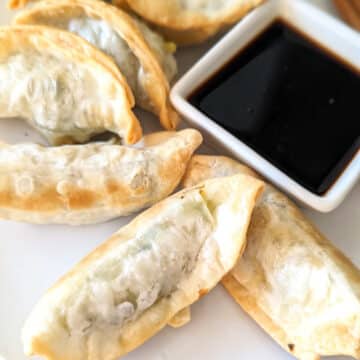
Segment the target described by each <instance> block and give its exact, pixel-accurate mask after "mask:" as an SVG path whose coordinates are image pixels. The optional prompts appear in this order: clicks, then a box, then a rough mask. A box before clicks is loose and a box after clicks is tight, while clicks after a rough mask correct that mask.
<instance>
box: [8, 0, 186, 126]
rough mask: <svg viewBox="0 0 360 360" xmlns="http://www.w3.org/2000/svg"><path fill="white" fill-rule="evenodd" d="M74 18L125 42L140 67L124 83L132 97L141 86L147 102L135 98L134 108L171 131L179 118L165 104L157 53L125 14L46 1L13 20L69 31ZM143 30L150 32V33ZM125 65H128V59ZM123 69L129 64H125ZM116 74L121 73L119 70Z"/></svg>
mask: <svg viewBox="0 0 360 360" xmlns="http://www.w3.org/2000/svg"><path fill="white" fill-rule="evenodd" d="M74 19H88V20H93V21H97V22H99V21H102V22H104V24H106V26H109V27H110V28H111V29H112V30H113V31H114V34H117V36H119V38H120V39H122V40H123V41H125V43H126V44H127V46H128V47H129V48H130V49H131V51H132V53H133V54H134V55H135V57H136V58H137V59H138V60H139V65H140V68H139V70H138V73H137V74H135V75H134V76H135V77H136V78H135V79H128V80H129V81H128V82H129V84H132V83H134V87H135V88H134V89H133V92H134V94H135V96H136V94H137V92H138V87H141V88H143V89H144V90H145V92H146V97H147V98H148V100H144V99H142V98H141V97H139V98H137V99H136V100H137V103H138V105H139V106H142V107H144V108H145V109H146V110H150V111H152V112H153V113H155V114H156V115H158V116H159V117H160V122H161V124H162V125H163V126H164V128H165V129H167V130H173V129H175V128H176V125H177V123H178V121H179V116H178V114H177V113H176V111H175V110H174V109H173V108H172V106H171V104H170V102H169V91H170V87H169V82H168V79H167V77H166V75H165V73H164V71H163V69H162V65H161V64H160V60H161V56H162V55H161V54H157V53H156V51H155V50H153V49H152V48H151V43H150V42H149V43H147V41H146V38H145V37H144V35H143V33H142V31H141V28H140V27H139V25H138V23H137V22H136V21H135V20H134V19H133V18H132V17H131V16H130V15H128V14H127V13H126V12H125V11H123V10H120V9H118V8H116V7H114V6H111V5H108V4H106V3H104V2H102V1H94V0H60V1H57V0H49V1H42V2H40V3H39V4H37V5H36V6H34V7H32V8H31V9H28V10H24V11H23V12H21V13H20V14H19V15H18V16H17V17H16V18H15V24H19V25H27V24H32V25H46V26H55V27H60V28H62V29H63V30H69V29H68V28H67V25H68V24H69V22H71V21H72V20H74ZM143 26H145V25H143ZM88 27H90V25H88ZM89 31H90V29H89ZM145 31H148V32H150V31H151V30H145ZM159 41H162V39H159ZM103 44H104V42H102V49H100V50H104V51H105V52H106V53H108V54H109V53H110V52H111V50H112V49H106V46H104V45H103ZM107 46H116V44H113V43H109V44H107ZM160 46H161V44H160ZM107 50H108V51H107ZM114 51H115V50H114ZM124 56H126V54H124ZM114 60H115V59H114ZM172 60H173V59H172ZM164 61H165V60H164ZM173 61H175V60H173ZM127 62H128V63H129V62H130V60H129V61H127ZM174 64H175V63H174ZM165 65H166V64H164V66H165ZM127 66H131V65H130V64H128V65H127ZM120 71H122V69H121V67H120ZM123 74H125V76H126V73H125V71H123ZM170 75H172V74H170ZM149 103H150V105H149Z"/></svg>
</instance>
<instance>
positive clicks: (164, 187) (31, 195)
mask: <svg viewBox="0 0 360 360" xmlns="http://www.w3.org/2000/svg"><path fill="white" fill-rule="evenodd" d="M201 141H202V137H201V135H200V133H199V132H198V131H196V130H192V129H187V130H183V131H180V132H178V133H176V132H162V133H155V134H151V135H149V136H145V138H144V142H145V147H144V148H130V147H125V146H120V145H116V144H111V143H110V144H109V143H92V144H86V145H68V146H60V147H52V148H49V147H42V146H39V145H35V144H16V145H7V144H0V218H2V219H9V220H15V221H26V222H30V223H40V224H49V223H51V224H54V223H56V224H70V225H81V224H93V223H99V222H103V221H107V220H110V219H113V218H116V217H119V216H125V215H129V214H131V213H134V212H136V211H139V210H142V209H143V208H145V207H148V206H151V205H153V204H155V203H156V202H157V201H160V200H162V199H163V198H165V197H166V196H168V195H169V194H170V193H172V192H173V191H174V189H175V188H176V186H177V185H178V184H179V182H180V180H181V178H182V176H183V174H184V172H185V169H186V166H187V164H188V161H189V159H190V157H191V155H192V154H193V152H194V151H195V150H196V148H197V147H198V146H199V145H200V144H201Z"/></svg>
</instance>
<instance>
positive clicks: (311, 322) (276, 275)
mask: <svg viewBox="0 0 360 360" xmlns="http://www.w3.org/2000/svg"><path fill="white" fill-rule="evenodd" d="M239 173H242V174H249V175H251V173H252V175H253V176H256V174H255V173H254V172H253V171H252V170H250V169H248V168H247V167H245V166H243V165H241V164H239V163H238V162H236V161H234V160H231V159H229V158H225V157H217V156H194V157H193V159H192V160H191V163H190V164H189V168H188V171H187V175H186V176H185V178H184V185H185V186H194V185H195V184H196V183H197V182H198V181H203V180H204V179H209V178H217V177H222V176H230V175H233V174H239ZM247 240H248V241H247V248H246V250H245V252H244V254H243V256H242V257H241V258H240V259H239V261H238V262H237V264H236V265H235V267H234V268H233V270H232V271H231V272H230V273H229V274H228V275H227V276H225V277H224V279H223V281H222V283H223V285H224V286H225V288H226V289H227V290H228V291H229V293H230V294H231V295H232V296H233V297H234V299H235V300H236V301H237V302H238V303H239V304H240V305H241V307H242V308H243V309H244V310H245V311H246V312H247V313H248V314H249V315H250V316H251V317H252V318H253V319H254V320H255V321H256V322H257V323H258V324H259V325H260V326H261V327H262V328H263V329H264V330H265V331H266V332H267V333H268V334H269V335H271V336H272V337H273V338H274V340H276V341H277V342H278V343H279V344H280V345H281V346H282V347H283V348H284V349H285V350H287V351H288V352H290V353H291V354H292V355H294V356H295V357H297V358H299V359H301V360H319V359H320V356H332V355H349V356H353V357H355V358H357V359H358V358H359V357H360V271H359V269H358V268H357V267H356V266H355V265H353V264H352V263H351V262H350V260H348V259H347V258H346V257H345V256H344V255H343V254H342V253H341V252H340V251H339V250H337V249H336V248H335V247H334V246H333V245H332V244H331V243H330V241H328V240H327V239H326V238H325V237H324V236H323V235H322V234H321V233H320V232H319V231H318V230H317V229H316V228H315V227H314V226H313V225H312V224H311V223H310V222H309V221H308V220H307V219H306V218H305V217H304V215H303V214H302V213H301V212H300V210H299V209H298V208H297V207H296V206H295V205H294V204H293V203H292V202H291V201H290V200H289V199H288V198H287V197H286V196H285V195H283V194H281V193H280V192H279V191H277V190H276V189H274V188H273V187H271V186H270V185H267V186H266V187H265V191H264V193H263V195H262V197H261V198H260V199H259V201H258V203H257V205H256V207H255V209H254V212H253V215H252V219H251V224H250V227H249V230H248V234H247Z"/></svg>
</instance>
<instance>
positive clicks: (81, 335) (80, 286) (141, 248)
mask: <svg viewBox="0 0 360 360" xmlns="http://www.w3.org/2000/svg"><path fill="white" fill-rule="evenodd" d="M262 188H263V183H262V182H261V181H258V180H256V179H254V178H251V177H249V176H244V175H237V176H234V177H229V178H226V179H225V178H224V179H216V180H210V181H207V182H205V183H203V184H201V185H199V186H197V187H195V188H192V189H187V190H184V191H181V192H180V193H177V194H175V195H173V196H172V197H170V198H167V199H165V200H164V201H162V202H160V203H158V204H156V205H155V206H153V207H152V208H150V209H148V210H147V211H145V212H143V213H142V214H141V215H139V216H138V217H136V218H135V219H134V220H133V221H132V222H131V223H129V224H128V225H127V226H125V227H123V228H122V229H120V230H119V231H118V232H117V233H115V234H114V235H113V236H112V237H111V238H110V239H109V240H107V241H106V242H105V243H103V244H102V245H101V246H100V247H98V248H97V249H96V250H94V251H93V252H92V253H91V254H90V255H88V256H87V257H85V258H84V260H82V261H81V262H80V263H79V264H78V265H76V266H75V267H74V268H73V269H72V270H71V271H70V272H68V273H67V274H66V275H65V276H64V277H62V278H61V279H60V280H59V281H58V282H57V283H56V284H55V285H54V286H53V287H52V288H51V289H50V290H49V291H48V292H47V293H46V294H45V295H44V297H43V298H42V299H41V300H40V302H39V303H38V304H37V306H36V307H35V309H34V310H33V312H32V313H31V315H30V316H29V318H28V320H27V321H26V323H25V326H24V329H23V342H24V347H25V352H26V354H27V355H42V356H44V357H46V358H47V359H48V360H67V359H69V360H70V359H71V360H88V359H92V360H112V359H116V358H118V357H119V356H122V355H124V354H126V353H128V352H130V351H132V350H133V349H135V348H136V347H138V346H140V345H141V344H142V343H144V342H145V341H146V340H148V339H149V338H150V337H152V336H153V335H155V334H156V333H157V332H159V331H160V330H161V329H162V328H163V327H165V326H166V325H167V324H168V323H169V322H170V323H171V322H172V319H173V318H174V316H179V315H177V314H179V312H181V311H183V309H184V308H186V307H188V306H189V305H191V304H192V303H194V302H196V301H197V300H198V299H199V298H200V297H201V296H202V295H203V294H205V293H207V292H208V291H210V290H211V289H212V288H213V287H214V286H215V285H216V284H217V283H218V282H219V281H220V280H221V278H222V277H223V276H224V274H226V273H227V272H228V271H229V270H230V269H231V268H232V267H233V265H234V264H235V262H236V260H237V259H238V256H239V253H241V252H242V251H243V249H244V247H245V238H246V230H247V227H248V225H249V221H250V216H251V213H252V209H253V207H254V205H255V202H256V199H257V198H258V196H259V195H260V193H261V191H262ZM235 219H236V220H235ZM220 233H221V234H222V236H221V237H220V236H219V234H220ZM134 304H135V305H136V306H135V305H134ZM185 313H186V310H185ZM186 317H187V316H185V318H186Z"/></svg>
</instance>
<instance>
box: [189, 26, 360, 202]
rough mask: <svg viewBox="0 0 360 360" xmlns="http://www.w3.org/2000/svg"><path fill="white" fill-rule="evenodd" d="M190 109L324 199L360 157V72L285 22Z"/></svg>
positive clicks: (200, 93) (205, 88)
mask: <svg viewBox="0 0 360 360" xmlns="http://www.w3.org/2000/svg"><path fill="white" fill-rule="evenodd" d="M359 56H360V54H359ZM189 101H190V102H191V103H192V104H193V105H194V106H195V107H197V108H198V109H199V110H201V111H202V112H204V113H205V114H206V115H207V116H208V117H210V118H211V119H213V120H214V121H215V122H217V123H218V124H220V125H221V126H223V127H224V128H225V129H227V130H228V131H229V132H231V133H232V134H233V135H235V136H237V137H238V138H239V139H240V140H242V141H243V142H245V143H246V144H247V145H248V146H250V147H251V148H252V149H254V150H255V151H257V152H258V153H259V154H261V155H262V156H263V157H264V158H266V159H267V160H268V161H270V162H271V163H272V164H274V165H275V166H276V167H278V168H279V169H281V170H282V171H283V172H284V173H286V174H287V175H288V176H290V177H291V178H293V179H294V180H295V181H297V182H298V183H300V184H302V185H303V186H304V187H306V188H307V189H309V190H310V191H312V192H314V193H316V194H319V195H321V194H324V193H325V192H326V191H327V190H328V189H329V188H330V187H331V185H332V184H333V183H334V182H335V181H336V179H337V177H338V176H339V175H340V174H341V172H342V171H343V170H344V168H345V167H346V166H347V164H348V163H349V161H350V160H351V159H352V157H353V156H355V154H356V152H357V151H359V147H360V74H359V72H356V71H355V70H354V69H351V68H350V67H349V66H347V65H345V64H344V63H342V62H341V61H340V60H339V59H336V58H335V57H334V56H333V55H332V54H331V53H329V52H328V51H327V50H326V49H323V48H321V47H320V46H319V45H316V44H315V43H314V42H313V41H312V40H311V39H309V38H306V37H305V36H304V35H303V34H301V33H299V32H298V31H297V30H295V29H292V28H291V27H290V26H289V25H287V24H286V23H284V22H282V21H280V20H278V21H276V22H274V23H273V24H272V25H271V26H270V27H268V28H267V29H266V30H265V31H264V32H263V33H262V34H261V35H260V36H258V37H257V38H256V39H255V40H254V41H253V42H251V43H250V44H249V45H248V46H247V47H246V49H244V50H242V51H241V53H239V54H238V55H237V56H236V57H235V58H234V59H233V60H231V61H230V62H229V63H228V64H227V65H226V66H225V67H223V68H222V69H221V70H220V71H219V72H218V73H217V74H215V76H213V77H212V78H210V79H209V80H208V81H207V82H206V83H205V84H204V85H202V86H201V87H200V88H199V89H197V90H196V91H195V92H194V93H193V94H192V95H191V96H190V98H189Z"/></svg>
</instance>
